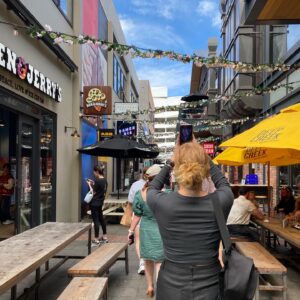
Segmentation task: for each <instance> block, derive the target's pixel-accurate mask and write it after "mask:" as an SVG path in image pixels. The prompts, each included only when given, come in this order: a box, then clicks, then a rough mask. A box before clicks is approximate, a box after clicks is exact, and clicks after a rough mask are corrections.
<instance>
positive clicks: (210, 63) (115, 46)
mask: <svg viewBox="0 0 300 300" xmlns="http://www.w3.org/2000/svg"><path fill="white" fill-rule="evenodd" d="M11 25H12V26H13V25H14V24H11ZM15 27H16V26H15ZM45 28H46V30H43V29H41V28H37V27H34V26H30V27H27V31H28V34H29V35H30V37H32V38H36V39H41V38H43V37H44V36H46V35H48V36H50V38H52V39H53V42H54V43H55V44H61V43H67V44H71V45H73V44H76V43H77V44H93V45H98V46H100V47H101V48H102V49H104V50H107V51H115V52H116V53H118V54H119V55H121V56H124V55H128V54H129V55H130V56H131V57H132V58H135V57H140V58H158V59H159V58H168V59H170V60H174V61H179V62H183V63H190V62H193V63H195V64H196V65H197V66H199V67H201V66H203V65H205V66H207V67H208V68H232V69H233V70H235V71H237V72H245V73H249V72H273V71H288V70H291V69H298V68H299V66H298V65H286V64H283V63H277V64H271V65H268V64H249V63H244V62H235V61H230V60H228V59H226V58H223V57H202V56H198V55H196V54H195V53H194V54H191V55H188V54H182V53H178V52H175V51H173V50H169V51H164V50H155V49H146V48H141V47H137V46H134V45H124V44H119V43H112V42H108V41H105V40H101V39H97V38H95V37H92V36H89V35H79V36H74V35H69V34H66V33H62V32H56V31H53V30H52V28H51V27H50V26H49V25H46V26H45Z"/></svg>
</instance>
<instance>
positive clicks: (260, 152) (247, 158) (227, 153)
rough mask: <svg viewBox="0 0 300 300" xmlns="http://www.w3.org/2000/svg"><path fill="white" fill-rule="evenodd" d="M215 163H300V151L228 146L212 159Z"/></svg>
mask: <svg viewBox="0 0 300 300" xmlns="http://www.w3.org/2000/svg"><path fill="white" fill-rule="evenodd" d="M213 161H214V162H215V163H217V164H223V165H229V166H240V165H243V164H250V163H263V164H267V163H270V165H271V166H285V165H291V164H297V163H300V151H297V150H290V149H271V148H270V149H269V148H234V147H229V148H227V149H226V150H224V151H223V152H222V153H221V154H219V155H218V156H217V157H215V158H214V160H213Z"/></svg>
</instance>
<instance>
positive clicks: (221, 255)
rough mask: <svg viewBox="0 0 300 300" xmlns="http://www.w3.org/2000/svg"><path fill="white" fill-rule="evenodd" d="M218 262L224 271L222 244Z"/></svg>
mask: <svg viewBox="0 0 300 300" xmlns="http://www.w3.org/2000/svg"><path fill="white" fill-rule="evenodd" d="M218 260H219V262H220V265H221V267H222V269H223V268H224V262H223V245H222V242H220V245H219V256H218Z"/></svg>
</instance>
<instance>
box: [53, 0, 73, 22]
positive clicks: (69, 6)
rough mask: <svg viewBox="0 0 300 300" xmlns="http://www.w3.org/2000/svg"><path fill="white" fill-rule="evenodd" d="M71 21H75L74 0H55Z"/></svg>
mask: <svg viewBox="0 0 300 300" xmlns="http://www.w3.org/2000/svg"><path fill="white" fill-rule="evenodd" d="M53 2H54V3H55V5H56V6H57V7H58V8H59V10H60V11H61V13H62V14H63V15H64V17H65V18H66V19H67V21H68V22H69V23H73V0H53Z"/></svg>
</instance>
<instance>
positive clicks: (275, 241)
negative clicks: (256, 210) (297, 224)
mask: <svg viewBox="0 0 300 300" xmlns="http://www.w3.org/2000/svg"><path fill="white" fill-rule="evenodd" d="M276 243H277V235H276V234H274V240H273V247H274V248H276V246H277V245H276Z"/></svg>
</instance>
